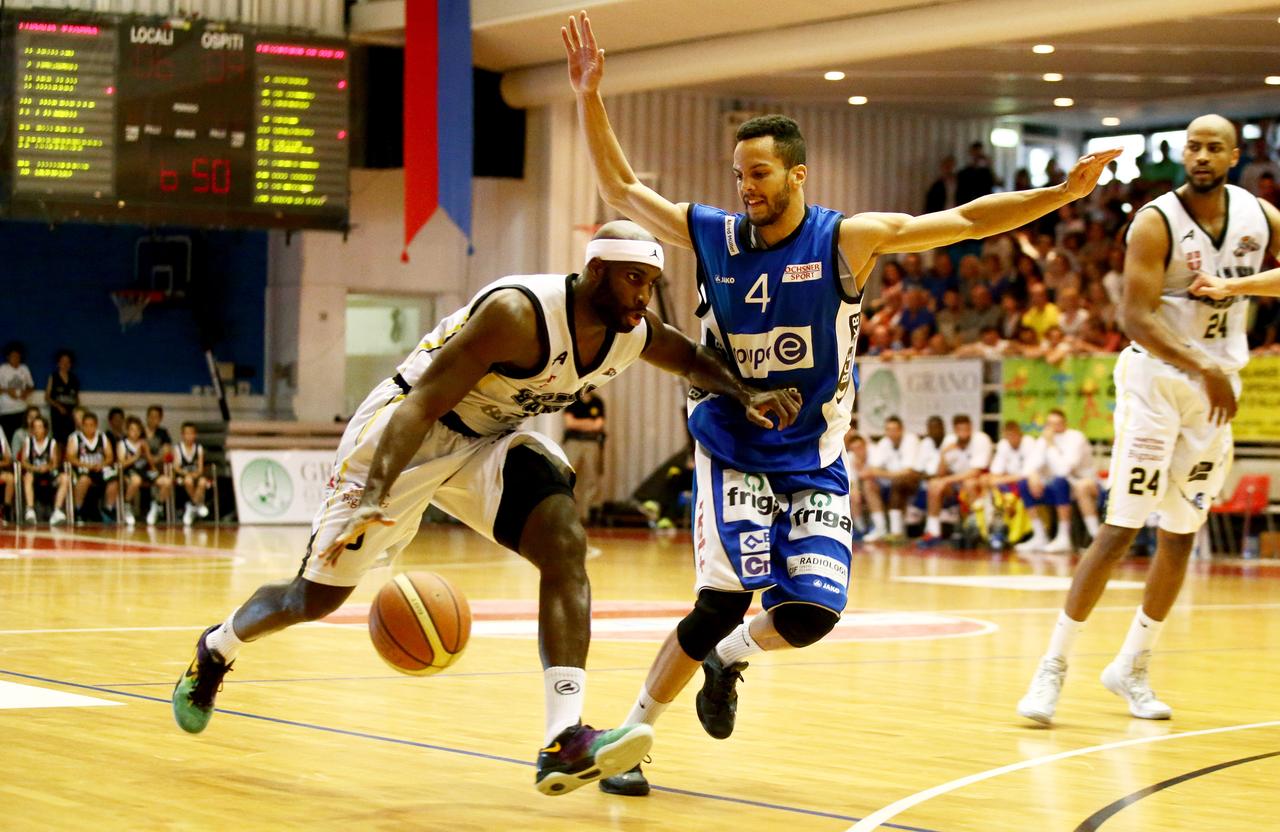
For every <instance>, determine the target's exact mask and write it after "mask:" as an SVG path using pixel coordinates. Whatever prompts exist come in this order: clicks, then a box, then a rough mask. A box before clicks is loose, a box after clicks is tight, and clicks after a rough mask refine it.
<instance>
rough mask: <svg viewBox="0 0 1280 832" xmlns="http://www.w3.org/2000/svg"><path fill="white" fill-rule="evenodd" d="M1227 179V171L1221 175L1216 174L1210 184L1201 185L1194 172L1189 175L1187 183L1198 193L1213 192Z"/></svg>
mask: <svg viewBox="0 0 1280 832" xmlns="http://www.w3.org/2000/svg"><path fill="white" fill-rule="evenodd" d="M1226 181H1227V175H1226V174H1225V173H1224V174H1222V175H1221V176H1215V177H1214V178H1213V179H1212V180H1210V181H1209V184H1207V185H1201V184H1199V183H1197V182H1196V177H1195V174H1192V175H1191V176H1188V177H1187V185H1188V186H1190V188H1191V190H1193V191H1195V192H1196V193H1198V194H1207V193H1212V192H1213V191H1214V190H1216V189H1218V188H1221V187H1222V185H1223V183H1224V182H1226Z"/></svg>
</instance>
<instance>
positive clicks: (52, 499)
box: [17, 413, 66, 524]
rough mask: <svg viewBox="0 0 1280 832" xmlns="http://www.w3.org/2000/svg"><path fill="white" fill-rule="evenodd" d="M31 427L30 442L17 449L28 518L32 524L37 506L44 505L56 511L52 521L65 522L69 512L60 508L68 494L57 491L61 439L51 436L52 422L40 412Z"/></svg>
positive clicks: (52, 515)
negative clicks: (59, 443)
mask: <svg viewBox="0 0 1280 832" xmlns="http://www.w3.org/2000/svg"><path fill="white" fill-rule="evenodd" d="M30 430H31V435H30V436H28V437H27V441H26V444H24V445H23V446H22V448H21V449H19V450H18V451H17V453H18V461H19V462H20V463H21V464H22V493H23V496H24V497H25V505H26V507H27V510H26V512H25V514H26V517H25V519H26V522H28V523H35V522H36V519H37V518H36V510H37V508H39V507H41V506H44V507H48V508H51V509H52V510H53V511H52V514H51V515H50V517H49V522H50V523H51V524H52V523H54V522H58V523H61V522H62V521H63V520H65V519H66V515H65V514H63V512H62V510H61V508H59V506H61V505H62V498H63V496H64V495H63V494H61V493H57V494H55V492H56V491H57V481H58V469H59V468H60V467H61V466H62V457H61V455H60V454H59V452H58V442H57V440H55V439H54V438H53V437H52V436H50V435H49V422H48V421H47V420H46V419H45V418H44V416H41V415H40V414H39V413H37V414H36V415H35V417H34V418H33V419H32V420H31V428H30ZM54 518H57V519H56V520H55V519H54Z"/></svg>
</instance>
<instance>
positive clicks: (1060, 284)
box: [1028, 257, 1080, 302]
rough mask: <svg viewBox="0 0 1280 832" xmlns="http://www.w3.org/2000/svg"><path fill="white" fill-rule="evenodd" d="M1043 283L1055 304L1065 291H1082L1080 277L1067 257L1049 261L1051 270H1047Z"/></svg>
mask: <svg viewBox="0 0 1280 832" xmlns="http://www.w3.org/2000/svg"><path fill="white" fill-rule="evenodd" d="M1043 282H1044V288H1045V290H1046V291H1048V293H1049V297H1050V298H1051V299H1052V300H1054V301H1055V302H1056V301H1057V299H1058V293H1059V292H1061V291H1062V290H1064V289H1075V290H1076V291H1079V290H1080V275H1079V274H1077V273H1076V272H1075V271H1074V270H1073V269H1072V267H1071V263H1070V261H1068V260H1067V258H1065V257H1055V258H1054V259H1052V260H1050V261H1049V268H1047V269H1045V274H1044V281H1043ZM1029 291H1030V290H1028V293H1029Z"/></svg>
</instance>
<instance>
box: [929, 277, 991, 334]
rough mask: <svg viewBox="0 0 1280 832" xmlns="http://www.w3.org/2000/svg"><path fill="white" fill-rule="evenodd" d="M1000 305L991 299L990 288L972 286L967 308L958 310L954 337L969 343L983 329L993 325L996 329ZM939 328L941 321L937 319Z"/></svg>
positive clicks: (980, 285) (979, 285)
mask: <svg viewBox="0 0 1280 832" xmlns="http://www.w3.org/2000/svg"><path fill="white" fill-rule="evenodd" d="M1000 318H1001V313H1000V307H998V306H996V305H995V304H994V303H993V302H992V299H991V290H990V289H988V288H987V287H986V286H984V285H982V284H978V285H977V286H974V287H973V291H972V292H971V293H970V295H969V308H968V309H963V310H961V312H960V319H959V321H958V323H957V325H956V337H957V339H958V341H959V343H961V344H971V343H973V342H975V341H977V340H978V339H979V338H980V337H981V336H982V332H983V330H985V329H987V328H989V327H994V328H996V329H997V336H998V334H999V333H998V329H999V326H1000ZM938 326H939V328H941V326H942V323H941V321H939V323H938Z"/></svg>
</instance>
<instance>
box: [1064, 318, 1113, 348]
mask: <svg viewBox="0 0 1280 832" xmlns="http://www.w3.org/2000/svg"><path fill="white" fill-rule="evenodd" d="M1125 343H1127V342H1126V339H1125V337H1124V336H1123V335H1121V334H1120V333H1119V332H1118V331H1117V330H1115V329H1109V328H1107V327H1106V326H1104V325H1103V323H1102V321H1100V320H1099V319H1097V318H1094V317H1092V316H1090V318H1089V320H1087V321H1085V322H1084V329H1083V330H1082V331H1081V333H1080V335H1079V337H1077V338H1075V339H1073V344H1072V351H1074V352H1082V353H1089V352H1119V351H1120V350H1121V349H1123V348H1124V345H1125Z"/></svg>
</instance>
